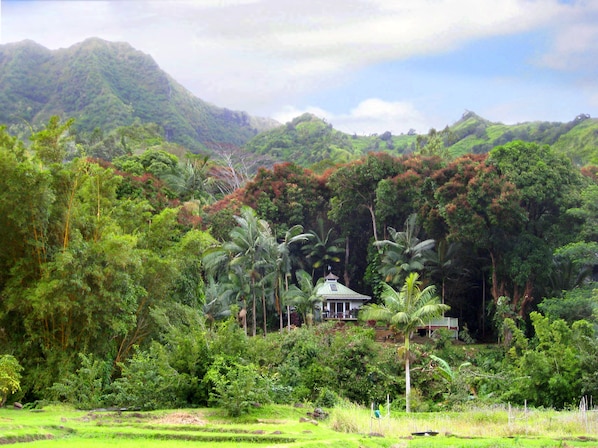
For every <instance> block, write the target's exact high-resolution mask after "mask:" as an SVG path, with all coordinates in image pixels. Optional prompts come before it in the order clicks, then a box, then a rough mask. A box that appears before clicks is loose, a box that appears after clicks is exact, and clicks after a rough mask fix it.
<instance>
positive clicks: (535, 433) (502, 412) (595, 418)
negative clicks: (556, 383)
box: [0, 404, 598, 448]
mask: <svg viewBox="0 0 598 448" xmlns="http://www.w3.org/2000/svg"><path fill="white" fill-rule="evenodd" d="M307 410H309V409H308V408H295V407H291V406H274V405H273V406H264V407H262V408H257V409H255V410H253V411H252V413H251V414H249V415H245V416H243V417H241V418H238V419H231V418H227V417H226V416H225V414H224V413H223V412H222V411H220V410H215V409H187V410H173V411H159V412H158V411H157V412H122V413H119V412H88V411H76V410H73V409H70V408H66V407H47V408H45V409H43V410H42V411H38V412H35V411H29V410H12V409H0V444H5V443H17V442H29V443H27V446H35V447H37V446H40V447H41V446H48V447H69V446H73V447H74V446H77V447H84V448H85V447H93V448H99V447H113V446H119V447H125V448H126V447H134V446H135V447H137V446H144V447H150V448H151V447H161V448H162V447H174V448H176V447H179V446H180V447H182V446H189V444H190V443H192V444H193V446H200V447H201V446H205V447H208V446H210V447H212V446H217V447H222V448H229V447H230V448H232V447H241V448H243V447H250V446H252V447H256V446H262V447H289V448H290V447H301V448H308V447H313V448H315V447H322V446H324V447H330V448H358V447H364V448H390V447H393V448H399V447H524V446H525V447H527V446H530V447H559V446H562V447H565V446H567V447H595V446H598V415H597V414H596V413H588V417H587V418H586V419H585V420H584V419H583V418H582V416H581V415H580V414H579V412H573V411H571V412H555V411H533V410H531V411H530V410H528V411H527V412H523V411H518V412H517V413H513V412H512V413H511V418H509V414H508V411H507V410H506V409H487V410H479V411H468V412H462V413H449V412H447V413H411V414H405V413H403V412H396V411H393V412H392V413H391V415H390V417H386V418H382V419H378V420H376V419H372V418H371V417H370V410H369V409H364V408H361V407H358V406H354V405H350V404H346V405H344V406H341V407H338V408H336V409H333V410H330V417H329V418H328V419H327V420H326V421H320V422H313V421H310V420H308V421H301V420H304V419H305V417H306V411H307ZM423 431H435V432H438V435H436V436H415V435H412V433H416V432H423Z"/></svg>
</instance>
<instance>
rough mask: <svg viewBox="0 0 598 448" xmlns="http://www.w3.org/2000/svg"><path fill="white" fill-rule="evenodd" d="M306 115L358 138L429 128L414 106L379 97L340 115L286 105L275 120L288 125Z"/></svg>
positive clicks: (361, 103)
mask: <svg viewBox="0 0 598 448" xmlns="http://www.w3.org/2000/svg"><path fill="white" fill-rule="evenodd" d="M305 112H309V113H312V114H314V115H316V116H317V117H320V118H323V119H325V120H326V121H327V122H329V123H331V124H332V125H333V126H334V128H335V129H338V130H340V131H343V132H346V133H350V134H357V135H370V134H381V133H383V132H385V131H390V132H392V133H393V134H400V133H402V132H407V131H408V130H409V129H411V128H413V129H417V130H419V131H420V132H422V131H423V130H424V129H428V128H427V127H426V122H425V119H424V116H423V115H422V114H421V113H420V112H419V111H418V110H417V109H416V108H415V107H414V105H413V104H411V103H408V102H402V101H384V100H381V99H379V98H368V99H366V100H363V101H361V102H360V103H359V104H357V105H356V106H355V107H354V108H352V109H351V110H350V111H349V112H348V113H340V114H334V113H331V112H329V111H326V110H324V109H321V108H318V107H313V106H311V107H307V108H305V109H297V108H295V107H292V106H285V107H284V108H283V109H282V110H281V111H280V112H278V113H277V114H275V115H274V119H276V120H278V121H279V122H281V123H286V122H289V121H291V120H292V119H293V118H295V117H297V116H299V115H301V114H303V113H305Z"/></svg>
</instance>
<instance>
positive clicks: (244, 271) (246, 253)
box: [204, 207, 273, 336]
mask: <svg viewBox="0 0 598 448" xmlns="http://www.w3.org/2000/svg"><path fill="white" fill-rule="evenodd" d="M235 220H236V221H237V226H236V227H234V228H233V229H232V230H231V232H230V234H229V240H227V241H225V242H224V243H223V244H222V245H220V246H215V247H213V248H210V249H208V250H207V251H206V252H205V253H204V263H205V264H206V266H207V267H211V268H212V270H216V271H218V270H219V271H220V272H223V271H222V269H223V267H225V268H226V271H225V272H227V274H228V275H227V276H228V277H229V278H230V277H231V276H235V277H236V280H237V282H236V283H243V282H245V283H246V284H247V285H248V291H249V297H248V298H249V299H250V300H251V314H252V315H251V318H252V334H253V336H255V335H256V329H257V303H256V300H257V293H258V289H259V287H260V285H259V284H258V282H259V280H260V279H261V278H262V277H264V275H265V270H266V267H267V265H268V259H267V249H268V247H269V246H270V245H271V239H272V238H273V237H272V232H271V230H270V226H269V225H268V223H267V222H266V221H264V220H262V219H258V217H257V214H256V213H255V211H254V210H253V209H251V208H250V207H243V208H242V209H241V214H240V216H235ZM244 289H245V288H240V290H244ZM262 298H263V300H265V297H264V296H262ZM243 300H244V301H245V298H243ZM264 318H265V316H264Z"/></svg>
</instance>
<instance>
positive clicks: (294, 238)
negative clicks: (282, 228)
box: [274, 224, 309, 332]
mask: <svg viewBox="0 0 598 448" xmlns="http://www.w3.org/2000/svg"><path fill="white" fill-rule="evenodd" d="M308 238H309V236H308V234H306V233H303V226H301V225H298V224H297V225H295V226H293V227H291V228H290V229H289V230H287V231H286V232H285V235H284V239H283V240H282V241H281V242H280V243H278V244H277V246H276V250H275V254H274V255H275V266H276V267H275V281H274V307H275V308H276V312H277V313H278V316H279V320H280V331H281V332H282V329H283V312H282V296H283V295H284V294H285V293H286V291H288V289H289V277H290V275H291V269H292V267H293V257H292V255H291V247H292V246H293V245H294V244H295V243H298V242H304V241H307V240H308ZM287 319H290V312H289V307H288V306H287ZM289 326H290V323H289Z"/></svg>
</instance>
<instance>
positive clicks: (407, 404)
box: [405, 334, 411, 412]
mask: <svg viewBox="0 0 598 448" xmlns="http://www.w3.org/2000/svg"><path fill="white" fill-rule="evenodd" d="M409 338H410V335H408V334H406V335H405V412H411V370H410V369H411V367H410V359H409V358H410V352H409Z"/></svg>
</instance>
